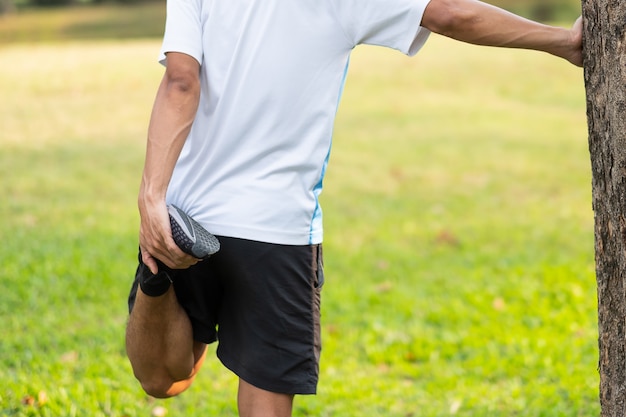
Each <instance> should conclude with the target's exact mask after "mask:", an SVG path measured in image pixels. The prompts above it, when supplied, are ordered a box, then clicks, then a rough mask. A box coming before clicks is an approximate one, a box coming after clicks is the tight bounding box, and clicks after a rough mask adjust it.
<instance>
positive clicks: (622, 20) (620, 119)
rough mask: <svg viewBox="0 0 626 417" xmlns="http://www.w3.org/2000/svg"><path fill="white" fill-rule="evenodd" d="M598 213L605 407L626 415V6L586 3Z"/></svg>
mask: <svg viewBox="0 0 626 417" xmlns="http://www.w3.org/2000/svg"><path fill="white" fill-rule="evenodd" d="M582 8H583V18H584V26H585V28H584V40H583V48H584V70H585V71H584V72H585V87H586V91H587V120H588V127H589V151H590V156H591V168H592V174H593V179H592V199H593V209H594V217H595V253H596V277H597V284H598V331H599V340H598V344H599V354H600V357H599V371H600V404H601V407H602V413H601V415H602V416H603V417H609V416H610V417H618V416H619V417H624V416H626V292H625V291H626V37H625V35H626V32H625V30H626V3H625V2H621V1H619V0H582Z"/></svg>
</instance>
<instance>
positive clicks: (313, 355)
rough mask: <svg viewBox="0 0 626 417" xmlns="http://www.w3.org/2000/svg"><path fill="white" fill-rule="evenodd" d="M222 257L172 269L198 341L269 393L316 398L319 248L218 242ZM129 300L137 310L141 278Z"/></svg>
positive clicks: (139, 271)
mask: <svg viewBox="0 0 626 417" xmlns="http://www.w3.org/2000/svg"><path fill="white" fill-rule="evenodd" d="M218 238H219V240H220V244H221V248H220V251H219V252H218V253H217V254H215V255H213V256H212V257H210V258H209V259H207V260H204V261H201V262H199V263H197V264H196V265H194V266H192V267H191V268H189V269H185V270H175V271H173V273H172V275H173V282H174V290H175V291H176V296H177V298H178V301H179V303H180V304H181V306H182V307H183V308H184V309H185V311H186V312H187V314H188V315H189V318H190V320H191V324H192V327H193V334H194V339H195V340H197V341H200V342H204V343H207V344H208V343H212V342H215V341H217V340H219V344H218V348H217V355H218V357H219V359H220V360H221V361H222V363H223V364H224V365H225V366H226V367H227V368H229V369H230V370H232V371H233V372H234V373H235V374H236V375H237V376H239V377H240V378H242V379H243V380H244V381H246V382H248V383H250V384H252V385H254V386H256V387H258V388H261V389H264V390H267V391H271V392H278V393H284V394H315V392H316V388H317V380H318V375H319V356H320V350H321V340H320V292H321V289H322V285H323V283H324V271H323V260H322V247H321V245H305V246H293V245H276V244H270V243H262V242H256V241H250V240H244V239H236V238H229V237H218ZM143 273H150V271H149V270H148V268H147V267H146V266H145V265H143V263H142V262H141V256H140V257H139V267H138V268H137V274H136V277H135V282H134V284H133V288H132V289H131V293H130V295H129V298H128V302H129V309H131V310H132V306H133V304H134V299H135V295H136V292H137V285H138V283H137V277H138V276H139V275H140V274H143Z"/></svg>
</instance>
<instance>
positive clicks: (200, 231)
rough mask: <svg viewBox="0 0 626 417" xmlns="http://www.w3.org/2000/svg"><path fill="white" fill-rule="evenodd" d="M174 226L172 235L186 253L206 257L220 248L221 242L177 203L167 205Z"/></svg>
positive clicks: (201, 257)
mask: <svg viewBox="0 0 626 417" xmlns="http://www.w3.org/2000/svg"><path fill="white" fill-rule="evenodd" d="M167 210H168V212H169V215H170V225H171V227H172V237H173V238H174V242H176V244H177V245H178V247H179V248H180V249H181V250H182V251H183V252H185V253H187V254H189V255H191V256H195V257H196V258H198V259H206V258H208V257H209V256H211V255H213V254H214V253H216V252H217V251H218V250H220V242H219V240H217V238H216V237H215V236H213V235H212V234H211V233H209V232H208V231H207V230H206V229H205V228H204V227H202V226H200V224H199V223H198V222H196V221H195V220H194V219H192V218H191V217H190V216H188V215H187V214H186V213H185V212H184V211H182V210H181V209H179V208H178V207H176V206H175V205H170V206H167Z"/></svg>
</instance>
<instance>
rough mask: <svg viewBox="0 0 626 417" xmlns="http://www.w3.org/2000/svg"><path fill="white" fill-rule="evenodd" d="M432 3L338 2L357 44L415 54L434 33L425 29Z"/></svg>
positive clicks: (410, 0)
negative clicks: (424, 18)
mask: <svg viewBox="0 0 626 417" xmlns="http://www.w3.org/2000/svg"><path fill="white" fill-rule="evenodd" d="M429 2H430V0H335V4H336V7H337V11H338V14H339V19H340V20H341V22H342V24H343V26H344V31H345V32H346V35H347V36H348V37H349V38H350V40H351V41H352V42H353V43H354V45H359V44H368V45H379V46H385V47H389V48H393V49H397V50H399V51H401V52H403V53H405V54H407V55H415V54H416V53H417V52H418V51H419V50H420V49H421V48H422V46H424V43H425V42H426V40H427V39H428V36H429V35H430V31H429V30H428V29H426V28H423V27H422V26H421V22H422V17H423V16H424V11H425V10H426V6H428V3H429Z"/></svg>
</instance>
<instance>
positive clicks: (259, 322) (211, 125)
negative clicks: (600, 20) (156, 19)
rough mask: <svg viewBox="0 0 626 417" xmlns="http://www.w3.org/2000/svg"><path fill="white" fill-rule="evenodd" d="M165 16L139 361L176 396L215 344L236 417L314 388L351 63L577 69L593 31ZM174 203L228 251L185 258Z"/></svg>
mask: <svg viewBox="0 0 626 417" xmlns="http://www.w3.org/2000/svg"><path fill="white" fill-rule="evenodd" d="M167 12H168V15H167V16H168V17H167V23H166V30H165V36H164V40H163V46H162V50H161V62H162V63H163V64H164V65H166V70H165V75H164V77H163V80H162V82H161V85H160V87H159V89H158V93H157V97H156V99H155V103H154V108H153V113H152V117H151V120H150V125H149V129H148V143H147V151H146V160H145V167H144V171H143V178H142V183H141V188H140V193H139V211H140V215H141V226H140V258H139V261H140V265H139V268H138V270H137V276H136V280H135V284H134V286H133V290H132V292H131V295H130V297H129V304H130V307H131V314H130V318H129V322H128V328H127V351H128V356H129V359H130V361H131V363H132V366H133V370H134V373H135V375H136V377H137V378H138V379H139V381H140V382H141V384H142V386H143V388H144V389H145V391H146V392H147V393H148V394H150V395H153V396H155V397H169V396H173V395H177V394H179V393H180V392H182V391H183V390H185V389H186V388H187V387H189V385H190V384H191V383H192V381H193V379H194V378H195V376H196V374H197V372H198V370H199V368H200V366H201V365H202V362H203V361H204V359H205V352H206V349H205V348H206V344H208V343H212V342H214V341H216V340H217V339H219V345H218V357H219V358H220V360H221V361H222V362H223V363H224V365H225V366H226V367H228V368H229V369H231V370H232V371H233V372H234V373H235V374H236V375H238V377H239V391H238V407H239V413H240V415H241V416H243V417H258V416H276V417H283V416H290V415H291V410H292V403H293V397H294V395H295V394H313V393H315V390H316V386H317V378H318V363H319V352H320V341H319V306H320V291H321V287H322V284H323V267H322V252H321V242H322V222H321V210H320V207H319V205H318V196H319V194H320V192H321V189H322V179H323V177H324V172H325V168H326V163H327V160H328V154H329V149H330V142H331V133H332V126H333V122H334V116H335V112H336V109H337V105H338V101H339V98H340V94H341V89H342V86H343V82H344V78H345V74H346V68H347V63H348V59H349V55H350V52H351V50H352V49H353V48H354V47H355V46H357V45H359V44H373V45H380V46H385V47H390V48H395V49H398V50H399V51H401V52H403V53H405V54H408V55H413V54H415V53H417V51H418V50H419V49H420V48H421V47H422V45H423V44H424V42H425V41H426V38H427V37H428V36H429V34H430V32H435V33H439V34H442V35H445V36H448V37H451V38H454V39H457V40H460V41H464V42H470V43H474V44H479V45H489V46H501V47H511V48H526V49H534V50H538V51H543V52H548V53H550V54H553V55H555V56H558V57H561V58H564V59H566V60H568V61H570V62H571V63H573V64H575V65H578V66H580V65H582V55H581V39H582V23H581V21H580V19H579V20H578V21H577V22H576V23H575V24H574V26H573V28H572V29H571V30H566V29H562V28H556V27H551V26H545V25H542V24H539V23H536V22H532V21H529V20H526V19H523V18H520V17H518V16H515V15H513V14H510V13H508V12H505V11H503V10H502V9H499V8H496V7H493V6H490V5H487V4H485V3H481V2H479V1H476V0H297V1H287V0H263V1H260V0H169V2H168V9H167ZM166 204H175V205H177V206H178V207H180V208H181V209H182V210H184V211H185V212H187V214H189V215H190V216H192V217H194V218H195V219H196V220H197V221H198V222H199V223H200V224H202V225H203V226H204V227H205V228H206V229H207V230H209V231H210V232H212V233H213V234H215V235H217V236H218V238H219V240H220V242H221V250H220V251H219V252H218V253H217V254H216V255H214V256H212V257H211V258H209V259H208V260H204V261H202V262H198V259H195V258H193V257H191V256H189V255H186V254H184V253H183V252H182V251H181V250H180V249H179V248H178V247H177V246H176V244H175V243H174V241H173V240H172V236H171V231H170V226H169V220H168V212H167V208H166ZM171 282H173V284H171Z"/></svg>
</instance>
